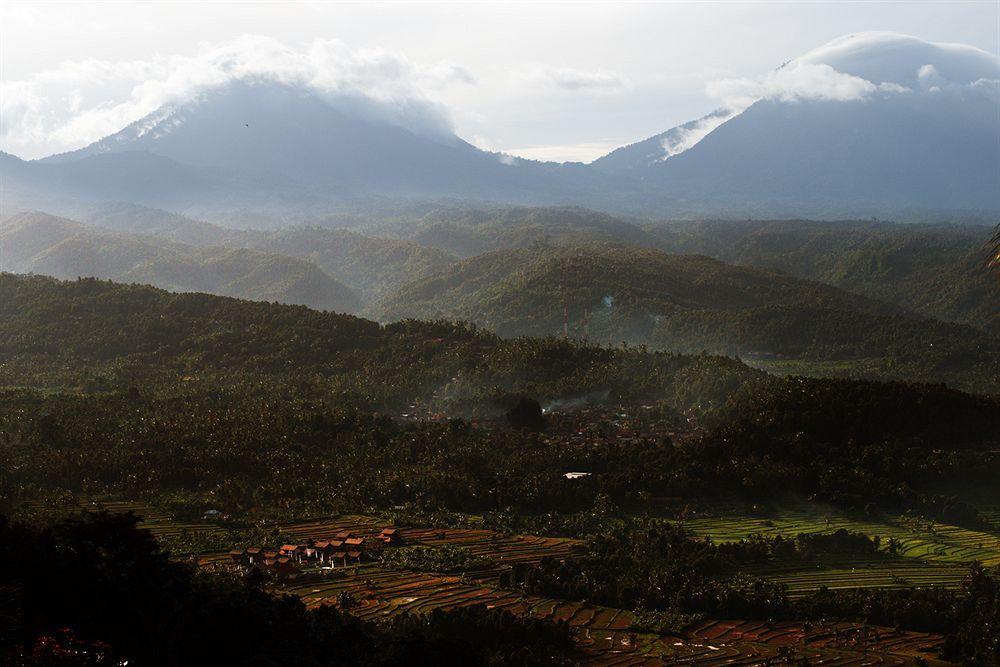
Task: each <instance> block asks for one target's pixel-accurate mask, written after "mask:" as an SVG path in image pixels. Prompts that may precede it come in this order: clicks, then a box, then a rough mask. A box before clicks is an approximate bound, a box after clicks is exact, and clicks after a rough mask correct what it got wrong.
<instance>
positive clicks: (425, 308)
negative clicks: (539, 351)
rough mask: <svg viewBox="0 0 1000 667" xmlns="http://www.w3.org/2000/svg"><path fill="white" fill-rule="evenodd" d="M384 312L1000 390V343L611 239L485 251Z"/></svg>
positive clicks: (419, 284) (414, 287)
mask: <svg viewBox="0 0 1000 667" xmlns="http://www.w3.org/2000/svg"><path fill="white" fill-rule="evenodd" d="M367 313H368V314H370V315H371V316H373V317H375V318H376V319H380V320H395V319H401V318H409V317H413V318H422V319H429V318H449V319H453V320H466V321H471V322H474V323H476V324H478V325H480V326H483V327H485V328H488V329H490V330H492V331H495V332H497V333H498V334H500V335H502V336H508V337H510V336H518V335H535V336H538V335H558V334H560V333H567V334H569V335H570V336H572V337H574V338H578V339H583V338H588V339H590V340H592V341H595V342H598V343H611V344H617V343H619V342H620V341H627V342H629V343H632V344H643V345H648V346H649V347H650V348H652V349H662V350H673V351H679V352H686V353H696V352H699V351H702V350H707V351H709V352H711V353H715V354H724V355H729V356H740V357H743V358H747V359H751V360H761V361H764V362H767V361H772V360H799V361H804V362H814V363H819V364H821V366H820V368H821V372H822V374H845V375H854V376H860V377H871V378H883V379H914V380H923V381H942V380H945V381H948V382H951V383H953V384H956V385H957V386H961V387H963V388H967V389H971V390H978V391H996V390H997V389H998V388H1000V385H997V384H996V378H997V377H1000V366H998V364H1000V339H997V338H995V337H993V336H991V335H989V334H987V333H985V332H982V331H979V330H977V329H974V328H972V327H969V326H960V325H956V324H946V323H944V322H940V321H936V320H930V319H926V318H923V317H919V316H915V315H913V314H912V313H908V312H907V311H905V310H903V309H902V308H900V307H898V306H894V305H892V304H889V303H884V302H879V301H874V300H871V299H868V298H865V297H862V296H858V295H855V294H851V293H849V292H845V291H842V290H839V289H836V288H833V287H830V286H827V285H824V284H822V283H819V282H814V281H808V280H802V279H798V278H794V277H792V276H790V275H787V274H785V273H781V272H778V271H774V270H765V269H754V268H744V267H737V266H732V265H727V264H723V263H721V262H718V261H716V260H712V259H709V258H707V257H701V256H691V255H669V254H666V253H663V252H659V251H655V250H643V249H639V248H634V247H609V246H552V245H546V244H539V245H535V246H532V247H529V248H522V249H517V250H505V251H498V252H495V253H489V254H486V255H480V256H477V257H475V258H472V259H468V260H465V261H463V262H461V263H459V264H456V265H454V266H452V267H449V268H447V269H445V270H444V271H442V272H440V273H438V274H436V275H433V276H431V277H429V278H425V279H423V280H418V281H415V282H413V283H411V284H409V285H407V286H404V287H403V288H401V289H399V290H398V291H397V292H396V293H394V294H393V295H392V296H390V297H387V298H386V299H385V300H383V301H382V302H380V303H379V304H376V305H375V306H373V307H371V308H369V309H368V311H367Z"/></svg>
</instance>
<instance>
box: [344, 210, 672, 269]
mask: <svg viewBox="0 0 1000 667" xmlns="http://www.w3.org/2000/svg"><path fill="white" fill-rule="evenodd" d="M357 229H358V230H359V231H361V232H363V233H366V234H367V233H372V234H378V235H383V236H398V237H400V238H404V239H409V240H412V241H416V242H417V243H420V244H421V245H425V246H431V247H434V248H439V249H441V250H445V251H447V252H449V253H452V254H454V255H458V256H459V257H471V256H473V255H479V254H482V253H485V252H491V251H494V250H503V249H507V248H523V247H527V246H530V245H532V244H534V243H538V242H539V241H544V242H546V243H554V244H563V243H570V244H572V243H615V244H627V245H636V246H650V245H651V244H652V239H651V238H650V237H649V234H648V233H647V232H646V231H645V230H644V229H642V228H641V227H640V226H638V225H636V224H633V223H631V222H628V221H625V220H622V219H620V218H616V217H613V216H610V215H607V214H606V213H599V212H597V211H591V210H588V209H583V208H576V207H569V206H567V207H516V208H509V207H504V208H494V209H477V208H468V207H459V206H454V207H436V208H433V209H432V210H430V211H426V212H423V214H422V215H420V216H419V217H415V218H412V217H406V216H403V217H401V218H392V219H389V220H387V221H382V222H378V221H376V222H368V223H362V224H359V225H358V226H357Z"/></svg>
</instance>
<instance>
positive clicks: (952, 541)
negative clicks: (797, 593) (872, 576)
mask: <svg viewBox="0 0 1000 667" xmlns="http://www.w3.org/2000/svg"><path fill="white" fill-rule="evenodd" d="M684 525H685V526H686V527H687V528H688V529H689V530H691V531H692V532H693V533H695V534H697V535H703V536H706V537H711V538H712V539H713V540H714V541H716V542H734V541H737V540H740V539H743V538H745V537H749V536H750V535H753V534H754V533H758V534H761V535H765V536H771V535H784V536H786V537H794V536H796V535H798V534H800V533H806V534H816V533H831V532H833V531H836V530H838V529H840V528H845V529H847V530H852V531H857V532H862V533H865V534H866V535H869V536H875V535H878V536H880V537H881V538H882V544H883V547H886V546H887V543H888V540H889V538H893V539H895V540H896V543H897V544H898V547H899V548H898V553H899V555H901V556H904V557H907V558H916V559H921V560H927V561H937V562H944V563H970V562H972V561H974V560H978V561H980V562H981V563H983V564H985V565H997V564H1000V535H995V534H992V533H987V532H982V531H977V530H970V529H968V528H961V527H959V526H952V525H948V524H942V523H937V522H931V521H924V520H917V519H908V518H903V517H900V518H896V519H893V520H891V522H885V523H880V522H874V521H860V520H857V519H852V518H849V517H845V516H843V515H839V514H836V513H829V514H820V513H811V512H803V511H786V512H780V513H776V514H774V515H773V516H766V517H748V516H721V517H713V518H697V519H691V520H689V521H686V522H685V524H684Z"/></svg>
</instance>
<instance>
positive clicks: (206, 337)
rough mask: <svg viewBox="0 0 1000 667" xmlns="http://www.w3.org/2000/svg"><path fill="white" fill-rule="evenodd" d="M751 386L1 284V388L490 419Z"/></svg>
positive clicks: (481, 343)
mask: <svg viewBox="0 0 1000 667" xmlns="http://www.w3.org/2000/svg"><path fill="white" fill-rule="evenodd" d="M758 375H759V372H757V371H753V370H752V369H750V368H748V367H746V366H745V365H743V364H741V363H739V362H737V361H734V360H730V359H724V358H719V357H709V356H701V355H700V356H696V357H685V356H680V355H673V354H655V355H650V354H645V353H642V352H639V351H637V350H611V349H600V348H595V347H586V346H581V345H578V344H574V343H572V342H568V341H560V340H555V339H535V340H532V339H518V340H509V341H508V340H501V339H499V338H497V337H496V336H494V335H493V334H489V333H485V332H477V331H475V330H474V329H470V328H468V327H465V326H461V325H454V324H449V323H444V322H412V321H410V322H402V323H399V324H394V325H391V326H387V327H381V326H380V325H378V324H377V323H375V322H371V321H368V320H364V319H360V318H356V317H352V316H349V315H340V314H335V313H324V312H318V311H314V310H310V309H308V308H305V307H302V306H281V305H277V304H269V303H260V302H249V301H239V300H236V299H227V298H221V297H215V296H209V295H204V294H170V293H168V292H164V291H162V290H158V289H154V288H150V287H143V286H134V285H118V284H114V283H109V282H102V281H98V280H92V279H88V280H79V281H75V282H60V281H57V280H53V279H50V278H42V277H18V276H13V275H10V274H0V385H2V386H28V387H50V388H57V387H62V388H67V387H70V388H84V389H89V390H94V391H104V390H111V389H117V388H121V387H122V386H135V387H140V388H141V387H146V386H156V385H160V384H163V385H165V386H167V387H171V386H187V387H198V386H201V387H215V386H227V387H241V388H242V389H243V390H251V391H252V390H254V389H255V388H263V387H272V388H273V387H274V386H280V387H282V388H283V391H284V390H288V391H291V390H294V393H295V394H296V395H301V396H323V397H326V398H329V397H332V396H338V397H340V398H339V400H341V401H343V402H344V403H348V404H357V405H361V406H365V407H375V408H378V407H399V406H406V405H409V404H411V403H414V402H418V403H420V404H421V405H422V406H424V407H425V408H429V407H431V406H434V407H436V408H443V407H447V408H449V409H450V410H453V411H463V410H464V411H477V410H481V411H485V412H491V411H495V410H496V409H498V408H499V407H503V408H504V409H506V407H509V405H508V403H509V402H510V400H511V398H510V397H511V396H517V395H521V394H524V393H528V394H531V395H534V396H537V397H539V398H540V399H555V398H562V397H573V396H581V395H585V394H588V393H592V392H601V393H602V394H603V395H604V396H605V397H608V398H609V400H616V399H630V400H641V399H650V400H656V399H663V400H668V401H670V402H672V403H673V404H675V405H677V406H678V407H688V406H691V405H694V404H702V405H704V406H709V405H712V404H718V403H721V402H722V401H724V400H725V399H726V397H727V396H729V395H730V394H731V393H732V392H733V391H734V390H735V389H736V388H738V387H739V386H740V385H741V384H742V383H743V382H744V381H746V380H747V379H749V378H752V377H756V376H758ZM177 383H180V384H177Z"/></svg>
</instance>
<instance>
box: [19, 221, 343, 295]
mask: <svg viewBox="0 0 1000 667" xmlns="http://www.w3.org/2000/svg"><path fill="white" fill-rule="evenodd" d="M0 269H2V270H4V271H11V272H16V273H38V274H43V275H49V276H54V277H57V278H76V277H78V276H88V277H89V276H93V277H97V278H106V279H112V280H118V281H122V282H131V283H146V284H152V285H156V286H159V287H162V288H165V289H169V290H171V291H177V292H208V293H212V294H219V295H225V296H239V297H241V298H245V299H253V300H261V301H280V302H283V303H292V304H307V305H311V306H314V307H316V308H322V309H325V310H334V311H339V312H354V311H357V310H358V309H359V308H360V306H361V302H360V300H359V299H358V297H357V295H355V294H354V293H353V292H352V291H351V290H350V289H349V288H348V287H346V286H345V285H343V284H341V283H340V282H338V281H337V280H335V279H334V278H332V277H330V276H329V275H327V274H326V273H324V272H323V271H321V270H320V269H318V268H317V267H316V266H314V265H312V264H310V263H308V262H305V261H303V260H300V259H295V258H291V257H285V256H282V255H278V254H275V253H263V252H258V251H254V250H248V249H242V248H217V247H205V248H199V247H194V246H189V245H184V244H180V243H173V242H168V241H165V240H162V239H156V238H154V237H144V236H140V235H134V234H122V233H115V232H109V231H101V230H97V229H94V228H92V227H88V226H85V225H81V224H80V223H77V222H74V221H72V220H66V219H63V218H56V217H54V216H50V215H47V214H44V213H22V214H18V215H15V216H13V217H11V218H9V219H7V220H6V221H4V222H3V223H2V224H0Z"/></svg>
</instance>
